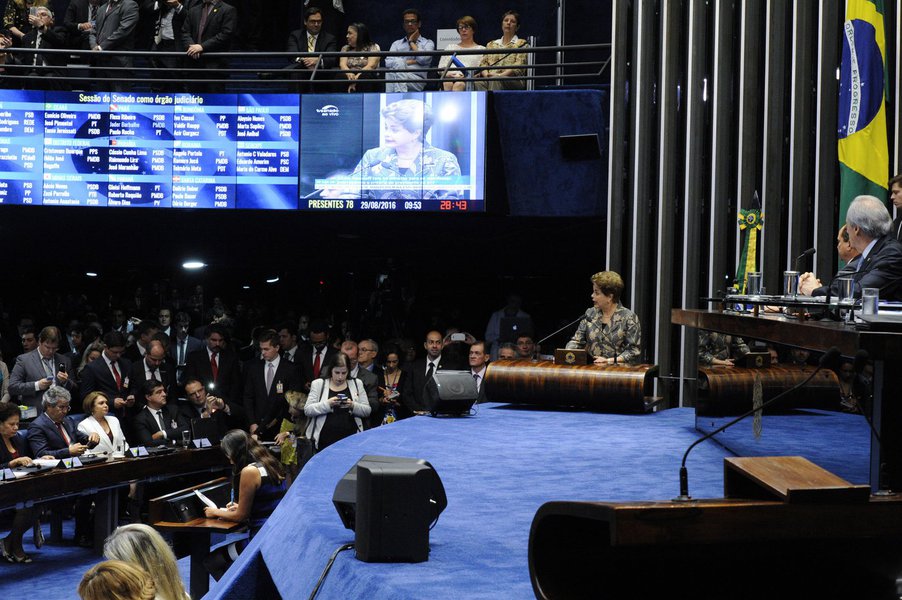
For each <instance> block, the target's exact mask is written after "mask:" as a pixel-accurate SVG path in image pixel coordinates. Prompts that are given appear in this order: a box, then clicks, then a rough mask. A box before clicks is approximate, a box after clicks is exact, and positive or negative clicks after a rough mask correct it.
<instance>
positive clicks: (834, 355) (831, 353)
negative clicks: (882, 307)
mask: <svg viewBox="0 0 902 600" xmlns="http://www.w3.org/2000/svg"><path fill="white" fill-rule="evenodd" d="M839 357H840V352H839V348H837V347H836V346H832V347H831V348H830V349H829V350H827V352H825V353H824V355H823V356H822V357H821V359H820V360H819V361H818V363H817V368H816V369H815V370H814V371H813V372H812V373H811V375H809V376H808V377H806V378H805V380H804V381H801V382H799V383H797V384H796V385H794V386H792V387H791V388H789V389H788V390H784V391H782V392H780V393H779V394H777V395H776V396H774V397H773V398H771V399H770V400H768V401H767V402H765V403H764V404H762V405H761V406H759V407H753V408H752V409H751V410H749V411H747V412H744V413H742V414H741V415H739V416H738V417H736V418H735V419H733V420H732V421H730V422H729V423H727V424H725V425H722V426H721V427H718V428H717V429H715V430H714V431H712V432H711V433H708V434H705V435H703V436H702V437H700V438H698V439H697V440H695V441H694V442H692V444H691V445H690V446H689V447H688V448H686V453H685V454H683V462H682V463H680V495H679V496H677V497H676V498H674V499H673V502H689V501H691V500H692V496H690V495H689V472H688V471H687V470H686V458H688V457H689V452H690V451H691V450H692V449H693V448H695V447H696V446H698V445H699V444H701V443H702V442H704V441H705V440H708V439H711V438H712V437H714V436H715V435H717V434H718V433H720V432H721V431H723V430H725V429H727V428H728V427H732V426H733V425H735V424H736V423H738V422H739V421H741V420H743V419H744V418H746V417H748V416H749V415H752V414H754V413H756V412H758V411H759V410H760V411H764V409H765V408H767V407H769V406H771V405H773V404H774V403H775V402H777V401H778V400H781V399H782V398H783V397H784V396H787V395H788V394H791V393H792V392H794V391H796V390H798V389H799V388H801V387H804V386H805V385H807V384H808V382H809V381H811V380H812V379H814V376H815V375H817V374H818V373H819V372H820V370H821V369H823V368H824V367H835V365H836V363H837V362H838V360H839Z"/></svg>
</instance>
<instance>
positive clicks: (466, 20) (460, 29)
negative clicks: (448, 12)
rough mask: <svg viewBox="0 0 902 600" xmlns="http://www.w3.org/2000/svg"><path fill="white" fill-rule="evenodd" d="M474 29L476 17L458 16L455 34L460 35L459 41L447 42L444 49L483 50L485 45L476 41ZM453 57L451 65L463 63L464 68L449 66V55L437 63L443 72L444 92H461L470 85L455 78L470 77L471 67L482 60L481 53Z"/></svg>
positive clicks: (477, 64) (475, 28) (471, 73)
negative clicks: (455, 42) (454, 42)
mask: <svg viewBox="0 0 902 600" xmlns="http://www.w3.org/2000/svg"><path fill="white" fill-rule="evenodd" d="M476 30H477V27H476V19H474V18H473V17H471V16H469V15H467V16H464V17H461V18H459V19H458V20H457V35H459V36H460V43H459V44H448V45H447V46H446V47H445V50H451V51H456V50H485V46H483V45H482V44H477V43H476V39H475V38H476ZM454 59H455V62H454V65H453V66H460V65H463V67H464V68H465V69H466V70H465V71H461V70H460V69H451V68H449V67H450V66H452V64H451V63H452V59H451V56H450V55H445V56H443V57H442V60H441V61H439V63H438V68H439V72H440V73H444V75H443V78H444V80H445V81H443V82H442V88H443V89H444V90H445V91H446V92H463V91H465V90H466V89H467V88H468V87H470V86H469V84H468V83H467V82H465V81H456V80H459V79H463V78H464V77H472V76H473V72H472V70H471V69H473V68H475V67H478V66H479V65H480V63H481V62H482V60H483V55H482V54H462V55H460V56H455V57H454ZM446 70H447V72H446Z"/></svg>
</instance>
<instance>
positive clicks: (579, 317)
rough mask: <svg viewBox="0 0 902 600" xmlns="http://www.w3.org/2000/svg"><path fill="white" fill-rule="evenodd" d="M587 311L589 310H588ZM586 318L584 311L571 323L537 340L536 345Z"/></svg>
mask: <svg viewBox="0 0 902 600" xmlns="http://www.w3.org/2000/svg"><path fill="white" fill-rule="evenodd" d="M586 312H588V311H586ZM585 318H586V313H585V312H583V313H582V314H580V315H579V316H578V317H577V318H575V319H574V320H572V321H570V322H569V323H567V324H566V325H564V326H563V327H561V328H560V329H558V330H557V331H555V332H554V333H552V334H550V335H546V336H545V337H543V338H542V339H540V340H539V341H538V342H536V347H539V346H541V345H542V344H543V343H544V342H547V341H548V340H550V339H551V338H553V337H554V336H556V335H557V334H559V333H560V332H562V331H564V330H565V329H567V328H568V327H570V326H572V325H575V324H577V323H579V322H580V321H582V320H583V319H585Z"/></svg>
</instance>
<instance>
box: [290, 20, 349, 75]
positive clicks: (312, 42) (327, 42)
mask: <svg viewBox="0 0 902 600" xmlns="http://www.w3.org/2000/svg"><path fill="white" fill-rule="evenodd" d="M286 51H287V52H296V53H299V54H307V53H311V52H337V51H338V43H337V42H336V41H335V36H333V35H332V34H331V33H328V32H325V31H323V14H322V11H321V10H320V9H319V8H317V7H315V6H312V7H310V8H308V9H307V10H306V11H305V12H304V27H302V28H301V29H296V30H294V31H292V32H291V33H290V34H289V35H288V46H287V50H286ZM336 60H337V59H336V58H335V57H322V58H321V57H319V56H297V57H296V58H295V59H294V63H293V64H291V65H289V68H291V69H294V71H293V74H294V78H295V79H298V80H299V81H301V83H300V84H299V90H298V91H299V92H302V93H309V92H315V91H322V92H327V91H329V90H326V89H318V88H317V87H316V86H315V85H314V84H312V83H310V82H311V81H312V80H314V79H323V80H328V79H331V77H330V76H329V75H328V71H329V69H333V68H335V63H336Z"/></svg>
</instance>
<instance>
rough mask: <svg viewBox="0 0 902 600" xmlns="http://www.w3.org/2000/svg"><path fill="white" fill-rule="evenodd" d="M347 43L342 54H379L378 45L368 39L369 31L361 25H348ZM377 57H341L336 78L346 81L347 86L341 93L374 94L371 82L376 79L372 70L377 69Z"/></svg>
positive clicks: (373, 84)
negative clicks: (339, 70)
mask: <svg viewBox="0 0 902 600" xmlns="http://www.w3.org/2000/svg"><path fill="white" fill-rule="evenodd" d="M347 40H348V43H347V44H346V45H344V46H342V48H341V51H342V52H379V51H380V50H381V48H379V44H377V43H376V42H374V41H372V40H371V39H370V30H369V29H368V28H367V26H366V25H364V24H363V23H351V24H350V25H348V35H347ZM380 60H381V59H380V58H379V56H342V57H341V58H339V59H338V66H339V67H340V68H341V73H339V74H338V75H337V76H336V77H337V78H338V79H341V80H347V82H348V85H347V87H345V88H344V89H343V90H342V91H346V92H375V91H378V90H377V84H376V83H375V82H373V81H365V80H372V79H375V78H376V72H375V71H374V70H373V69H378V68H379V61H380Z"/></svg>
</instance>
